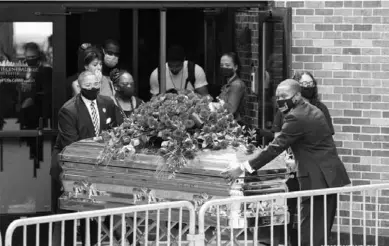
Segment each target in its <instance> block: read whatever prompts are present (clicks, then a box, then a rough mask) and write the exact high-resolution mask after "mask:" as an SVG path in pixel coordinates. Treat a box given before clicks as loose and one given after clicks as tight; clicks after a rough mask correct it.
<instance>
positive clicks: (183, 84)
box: [150, 45, 208, 96]
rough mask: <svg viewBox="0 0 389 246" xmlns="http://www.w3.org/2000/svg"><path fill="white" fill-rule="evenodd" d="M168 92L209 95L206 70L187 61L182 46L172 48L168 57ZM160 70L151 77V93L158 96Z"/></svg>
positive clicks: (155, 71)
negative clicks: (189, 91)
mask: <svg viewBox="0 0 389 246" xmlns="http://www.w3.org/2000/svg"><path fill="white" fill-rule="evenodd" d="M166 61H167V64H166V91H167V92H177V91H181V90H193V91H195V92H196V93H198V94H200V95H202V96H205V95H208V88H207V86H208V82H207V79H206V76H205V73H204V70H203V69H202V68H201V67H200V66H199V65H197V64H195V63H193V62H192V61H187V60H185V52H184V49H183V48H182V47H181V46H177V45H175V46H172V47H170V48H169V49H168V52H167V57H166ZM159 83H160V78H159V69H158V68H156V69H155V70H154V71H153V72H152V73H151V76H150V93H151V94H152V95H153V96H154V95H158V94H159V93H160V92H159Z"/></svg>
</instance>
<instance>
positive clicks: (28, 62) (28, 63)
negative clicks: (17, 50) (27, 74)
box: [26, 58, 39, 67]
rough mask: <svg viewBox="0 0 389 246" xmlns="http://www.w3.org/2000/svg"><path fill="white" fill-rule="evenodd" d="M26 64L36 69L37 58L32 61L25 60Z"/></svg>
mask: <svg viewBox="0 0 389 246" xmlns="http://www.w3.org/2000/svg"><path fill="white" fill-rule="evenodd" d="M26 63H27V65H28V66H29V67H36V66H38V63H39V59H38V58H34V59H27V60H26Z"/></svg>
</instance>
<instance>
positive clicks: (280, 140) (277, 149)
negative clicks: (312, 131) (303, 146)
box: [248, 115, 304, 170]
mask: <svg viewBox="0 0 389 246" xmlns="http://www.w3.org/2000/svg"><path fill="white" fill-rule="evenodd" d="M303 134H304V129H303V128H302V126H301V124H300V123H299V122H298V119H297V118H296V117H295V116H293V115H286V116H285V119H284V124H283V125H282V129H281V132H280V134H279V136H277V137H276V138H275V139H274V140H273V141H272V142H271V143H270V144H269V146H268V147H267V148H266V149H265V150H264V151H262V152H261V153H260V154H259V155H257V156H256V157H254V158H253V159H251V160H249V161H248V164H249V165H250V167H251V168H252V169H253V170H258V169H260V168H261V167H263V166H265V165H266V164H267V163H269V162H270V161H272V160H273V159H274V158H276V157H277V156H279V155H280V154H281V153H282V152H283V151H284V150H286V149H287V148H289V146H290V145H292V144H293V143H294V142H296V141H297V140H299V139H300V138H301V137H302V136H303Z"/></svg>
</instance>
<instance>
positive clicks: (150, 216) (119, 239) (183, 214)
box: [5, 201, 196, 246]
mask: <svg viewBox="0 0 389 246" xmlns="http://www.w3.org/2000/svg"><path fill="white" fill-rule="evenodd" d="M195 216H196V215H195V209H194V206H193V205H192V204H191V203H190V202H188V201H179V202H166V203H158V204H148V205H139V206H130V207H120V208H112V209H103V210H95V211H87V212H78V213H76V212H75V213H66V214H57V215H50V216H42V217H33V218H26V219H19V220H15V221H13V222H12V223H11V224H10V225H9V227H8V229H7V232H6V235H5V245H6V246H12V240H13V236H14V232H15V230H16V229H18V228H20V227H21V229H22V235H23V236H22V237H23V238H22V241H23V245H24V246H25V245H36V246H39V245H40V243H42V242H41V240H40V228H41V227H43V224H48V242H44V243H42V244H44V245H49V246H51V245H53V244H54V245H61V246H63V245H73V246H75V245H77V236H74V235H77V228H78V224H82V222H83V221H84V222H83V223H84V228H85V234H84V236H83V235H81V237H82V238H83V239H82V240H84V242H85V245H95V244H96V245H98V246H100V245H105V244H107V243H108V244H109V245H122V246H125V245H129V244H131V245H141V244H144V245H150V244H152V245H154V244H155V245H160V244H167V245H172V244H173V243H175V245H189V246H194V243H193V240H194V238H195V237H193V235H194V233H195V220H196V217H195ZM103 218H105V219H107V218H108V219H109V221H108V223H107V224H108V225H107V224H104V221H103ZM105 222H107V220H105ZM67 223H71V224H70V227H66V226H65V224H67ZM56 226H59V227H58V228H59V230H57V231H59V232H60V236H59V237H58V240H54V241H53V231H54V228H56ZM183 226H184V227H183ZM27 227H30V229H34V230H35V240H36V241H35V242H27ZM31 227H32V228H31ZM96 227H97V228H96ZM119 227H120V228H119ZM69 228H70V230H69ZM173 230H174V231H173ZM83 231H84V230H81V233H80V234H82V232H83ZM93 233H95V237H93V236H92V235H91V234H93ZM104 233H105V235H102V234H104ZM185 234H187V235H186V238H184V236H185ZM70 235H71V236H70ZM107 238H108V242H107V240H105V241H104V239H107ZM65 240H66V242H65Z"/></svg>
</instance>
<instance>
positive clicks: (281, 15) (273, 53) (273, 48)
mask: <svg viewBox="0 0 389 246" xmlns="http://www.w3.org/2000/svg"><path fill="white" fill-rule="evenodd" d="M291 11H292V9H291V8H269V9H266V10H263V11H260V12H259V25H258V38H259V49H258V55H259V59H258V76H257V81H256V82H257V84H258V89H259V90H258V91H259V93H258V98H259V105H260V107H259V108H260V113H259V114H258V117H259V119H258V122H259V124H260V127H261V128H266V129H270V128H271V127H272V125H273V119H274V116H275V113H276V110H277V107H276V103H275V92H276V89H277V86H278V84H279V83H280V82H282V81H283V80H285V79H287V78H290V77H291V72H292V69H291V65H292V53H291V49H292V27H291V25H292V24H291V23H292V12H291ZM267 143H268V140H267V139H263V144H267Z"/></svg>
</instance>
